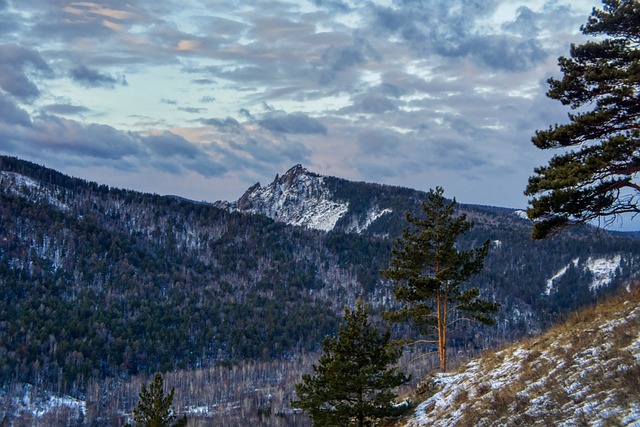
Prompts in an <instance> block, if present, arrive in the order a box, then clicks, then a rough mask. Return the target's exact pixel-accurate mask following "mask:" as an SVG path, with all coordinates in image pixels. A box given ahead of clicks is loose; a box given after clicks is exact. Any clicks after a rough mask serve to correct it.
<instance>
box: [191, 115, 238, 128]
mask: <svg viewBox="0 0 640 427" xmlns="http://www.w3.org/2000/svg"><path fill="white" fill-rule="evenodd" d="M199 122H200V123H202V124H203V125H207V126H215V127H217V128H218V129H219V130H221V131H226V132H230V131H231V132H237V131H239V130H240V123H239V122H238V121H237V120H236V119H234V118H232V117H227V118H226V119H224V120H222V119H215V118H213V119H200V120H199Z"/></svg>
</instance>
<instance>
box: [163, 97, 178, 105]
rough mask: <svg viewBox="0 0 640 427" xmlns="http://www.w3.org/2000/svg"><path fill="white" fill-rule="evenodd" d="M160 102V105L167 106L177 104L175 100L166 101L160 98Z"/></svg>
mask: <svg viewBox="0 0 640 427" xmlns="http://www.w3.org/2000/svg"><path fill="white" fill-rule="evenodd" d="M160 102H161V103H162V104H169V105H176V104H178V101H176V100H175V99H167V98H162V99H161V100H160Z"/></svg>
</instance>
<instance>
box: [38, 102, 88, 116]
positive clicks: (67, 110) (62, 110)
mask: <svg viewBox="0 0 640 427" xmlns="http://www.w3.org/2000/svg"><path fill="white" fill-rule="evenodd" d="M42 111H44V112H46V113H50V114H61V115H79V114H82V113H88V112H90V111H91V110H90V109H89V108H87V107H83V106H80V105H71V104H50V105H45V106H44V107H42Z"/></svg>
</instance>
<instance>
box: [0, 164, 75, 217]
mask: <svg viewBox="0 0 640 427" xmlns="http://www.w3.org/2000/svg"><path fill="white" fill-rule="evenodd" d="M0 191H2V192H5V193H8V194H13V195H17V196H23V197H30V198H35V199H37V200H40V201H44V202H46V203H48V204H50V205H52V206H55V207H57V208H58V209H60V210H63V211H66V210H68V209H69V206H67V205H66V204H65V203H63V202H62V201H61V200H60V198H59V197H58V196H59V194H60V193H59V191H58V190H57V189H56V187H52V188H49V187H45V186H42V185H41V184H40V183H39V182H38V181H36V180H34V179H32V178H30V177H28V176H24V175H21V174H19V173H16V172H8V171H0Z"/></svg>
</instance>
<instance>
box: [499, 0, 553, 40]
mask: <svg viewBox="0 0 640 427" xmlns="http://www.w3.org/2000/svg"><path fill="white" fill-rule="evenodd" d="M517 13H518V16H517V17H516V20H515V21H513V22H507V23H506V24H504V25H503V26H502V28H503V29H504V30H506V31H511V32H513V33H516V34H520V35H522V36H524V37H536V36H537V35H538V34H539V33H540V26H539V25H538V21H539V20H540V19H541V15H540V14H537V13H535V12H533V11H532V10H531V9H529V8H528V7H526V6H521V7H519V8H518V11H517ZM543 19H544V18H543Z"/></svg>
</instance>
